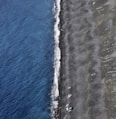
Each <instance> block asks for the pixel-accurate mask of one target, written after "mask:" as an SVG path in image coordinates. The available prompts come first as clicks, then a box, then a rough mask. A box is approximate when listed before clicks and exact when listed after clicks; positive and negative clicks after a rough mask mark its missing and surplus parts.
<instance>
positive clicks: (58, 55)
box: [51, 0, 61, 119]
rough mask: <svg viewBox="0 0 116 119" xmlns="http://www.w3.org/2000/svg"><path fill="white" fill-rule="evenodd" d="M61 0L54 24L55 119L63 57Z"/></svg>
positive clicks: (56, 7)
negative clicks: (60, 41)
mask: <svg viewBox="0 0 116 119" xmlns="http://www.w3.org/2000/svg"><path fill="white" fill-rule="evenodd" d="M60 2H61V0H55V3H54V17H55V24H54V39H55V50H54V81H53V88H52V95H51V98H52V104H51V113H52V118H53V119H55V112H56V110H57V109H58V97H59V88H58V82H59V81H58V80H59V74H60V59H61V52H60V48H59V36H60V29H59V23H60V17H59V14H60Z"/></svg>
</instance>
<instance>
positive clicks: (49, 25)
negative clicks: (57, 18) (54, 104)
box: [0, 0, 54, 119]
mask: <svg viewBox="0 0 116 119" xmlns="http://www.w3.org/2000/svg"><path fill="white" fill-rule="evenodd" d="M53 4H54V0H0V119H50V101H51V98H50V93H51V87H52V82H53V75H54V74H53V72H54V69H53V61H54V30H53V29H54V16H53Z"/></svg>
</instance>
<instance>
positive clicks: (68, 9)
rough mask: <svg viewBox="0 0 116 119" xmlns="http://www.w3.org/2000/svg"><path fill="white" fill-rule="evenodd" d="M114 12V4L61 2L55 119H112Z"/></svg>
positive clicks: (115, 111)
mask: <svg viewBox="0 0 116 119" xmlns="http://www.w3.org/2000/svg"><path fill="white" fill-rule="evenodd" d="M115 12H116V0H109V1H108V0H62V2H61V15H60V18H61V25H60V26H61V36H60V48H61V52H62V54H61V55H62V56H61V57H62V58H61V73H60V82H59V87H60V98H59V119H116V15H115ZM70 94H71V95H70ZM70 96H71V97H70ZM67 104H69V106H68V108H70V107H73V110H72V111H71V112H69V111H68V110H67V109H68V108H66V105H67Z"/></svg>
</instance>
